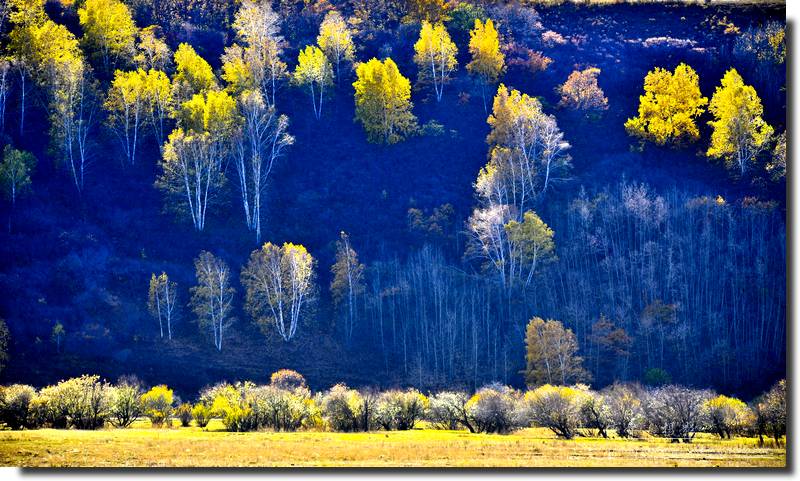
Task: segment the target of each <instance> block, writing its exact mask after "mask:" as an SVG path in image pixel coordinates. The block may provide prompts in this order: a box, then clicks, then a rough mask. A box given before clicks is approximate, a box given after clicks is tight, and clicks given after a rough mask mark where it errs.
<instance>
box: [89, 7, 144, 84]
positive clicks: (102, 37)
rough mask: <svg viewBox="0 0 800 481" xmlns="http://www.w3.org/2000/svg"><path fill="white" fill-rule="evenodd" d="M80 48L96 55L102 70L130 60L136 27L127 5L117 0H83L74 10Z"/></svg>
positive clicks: (108, 69)
mask: <svg viewBox="0 0 800 481" xmlns="http://www.w3.org/2000/svg"><path fill="white" fill-rule="evenodd" d="M78 21H79V22H80V24H81V28H82V29H83V39H82V41H83V44H84V47H85V48H86V49H87V50H89V51H90V52H93V53H94V55H96V56H98V57H99V58H100V59H101V60H102V62H103V67H104V68H105V70H106V71H110V69H111V66H112V65H113V64H115V63H117V62H119V61H122V62H124V63H128V62H130V60H131V59H132V57H133V54H134V48H135V42H136V34H137V33H138V29H137V28H136V24H135V23H134V21H133V16H132V15H131V11H130V9H129V8H128V6H127V5H125V4H124V3H122V2H121V1H119V0H86V2H85V3H84V4H83V7H81V8H79V9H78Z"/></svg>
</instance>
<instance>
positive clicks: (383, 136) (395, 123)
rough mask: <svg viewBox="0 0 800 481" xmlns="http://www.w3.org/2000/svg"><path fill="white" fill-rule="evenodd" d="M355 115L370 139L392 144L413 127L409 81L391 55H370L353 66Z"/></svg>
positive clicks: (415, 122)
mask: <svg viewBox="0 0 800 481" xmlns="http://www.w3.org/2000/svg"><path fill="white" fill-rule="evenodd" d="M356 76H357V79H356V81H355V82H353V87H354V88H355V101H356V119H357V120H359V121H360V122H361V124H362V125H363V126H364V130H366V132H367V139H368V140H369V141H370V142H376V143H381V142H382V143H387V144H393V143H396V142H399V141H401V140H403V139H404V138H405V137H406V136H407V135H408V134H410V133H412V132H414V131H415V130H416V128H417V118H416V117H415V116H414V114H413V113H411V108H412V107H413V104H412V103H411V82H409V81H408V79H407V78H406V77H404V76H403V75H402V74H401V73H400V70H398V68H397V64H395V63H394V61H393V60H392V59H391V58H387V59H386V60H384V61H383V62H381V61H380V60H378V59H375V58H373V59H372V60H370V61H369V62H366V63H360V64H358V66H357V67H356Z"/></svg>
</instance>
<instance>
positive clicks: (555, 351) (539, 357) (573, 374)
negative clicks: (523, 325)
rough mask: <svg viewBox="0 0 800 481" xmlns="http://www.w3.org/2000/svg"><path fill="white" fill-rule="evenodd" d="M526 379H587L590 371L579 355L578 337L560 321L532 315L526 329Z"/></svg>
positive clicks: (568, 381) (558, 381) (565, 382)
mask: <svg viewBox="0 0 800 481" xmlns="http://www.w3.org/2000/svg"><path fill="white" fill-rule="evenodd" d="M525 347H526V356H525V359H526V362H527V365H526V367H525V382H526V383H527V384H528V386H531V387H533V386H539V385H542V384H560V385H568V384H573V383H575V382H580V381H584V380H587V379H588V378H589V373H588V372H586V370H585V369H584V368H583V358H582V357H580V356H578V341H577V339H576V338H575V334H574V333H573V332H572V330H571V329H566V328H565V327H564V325H563V324H561V322H559V321H554V320H547V321H545V320H544V319H542V318H540V317H534V318H533V319H531V320H530V322H529V323H528V328H527V330H526V333H525Z"/></svg>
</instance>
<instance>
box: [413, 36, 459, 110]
mask: <svg viewBox="0 0 800 481" xmlns="http://www.w3.org/2000/svg"><path fill="white" fill-rule="evenodd" d="M457 54H458V48H457V47H456V44H455V43H453V41H452V40H451V39H450V34H449V33H447V29H446V28H445V27H444V25H443V24H441V23H437V24H435V25H431V24H430V23H428V22H427V21H423V22H422V28H421V30H420V32H419V40H417V43H415V44H414V62H415V63H416V64H417V66H418V67H419V73H418V75H417V76H418V81H419V82H420V83H432V84H433V90H434V92H435V93H436V101H437V102H438V101H441V100H442V92H443V90H444V84H445V83H448V82H449V81H450V74H451V73H452V72H453V70H455V68H456V66H457V65H458V61H457V60H456V55H457Z"/></svg>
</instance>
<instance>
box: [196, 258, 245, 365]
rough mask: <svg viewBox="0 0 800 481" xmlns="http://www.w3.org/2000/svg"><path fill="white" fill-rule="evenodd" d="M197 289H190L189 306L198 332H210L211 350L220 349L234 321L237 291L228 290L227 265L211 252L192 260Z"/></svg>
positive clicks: (229, 277) (229, 279) (229, 286)
mask: <svg viewBox="0 0 800 481" xmlns="http://www.w3.org/2000/svg"><path fill="white" fill-rule="evenodd" d="M194 268H195V271H196V274H197V286H195V287H192V289H191V291H192V302H191V304H192V307H193V309H194V313H195V314H196V315H197V322H198V325H199V326H200V328H201V329H210V330H211V332H212V334H213V336H214V347H216V348H217V350H219V351H221V350H222V340H223V338H224V335H225V332H226V331H227V329H229V328H230V327H231V325H232V324H233V322H234V318H232V317H231V316H230V313H231V309H232V307H233V297H234V295H235V294H236V289H234V288H233V287H231V285H230V281H231V272H230V269H229V268H228V265H227V264H226V263H225V262H224V261H223V260H222V259H219V258H217V257H215V256H214V255H213V254H211V253H210V252H206V251H203V252H201V253H200V255H199V256H198V257H197V259H195V261H194Z"/></svg>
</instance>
